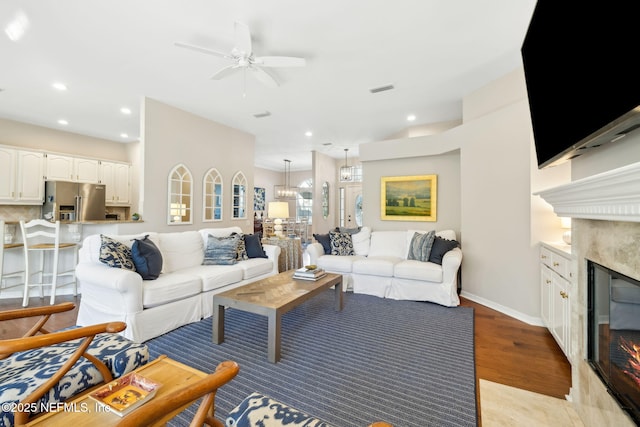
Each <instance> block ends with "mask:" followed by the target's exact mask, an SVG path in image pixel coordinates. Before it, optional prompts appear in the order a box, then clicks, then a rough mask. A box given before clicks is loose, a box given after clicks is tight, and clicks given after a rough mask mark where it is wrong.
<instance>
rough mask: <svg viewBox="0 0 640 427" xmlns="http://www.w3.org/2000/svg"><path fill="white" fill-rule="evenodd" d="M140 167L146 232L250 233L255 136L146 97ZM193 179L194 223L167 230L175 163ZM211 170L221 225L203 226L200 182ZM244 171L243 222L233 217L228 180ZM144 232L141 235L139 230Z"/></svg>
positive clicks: (209, 224)
mask: <svg viewBox="0 0 640 427" xmlns="http://www.w3.org/2000/svg"><path fill="white" fill-rule="evenodd" d="M143 104H144V106H143V107H144V108H143V109H142V111H143V121H144V125H143V126H142V130H143V132H142V148H143V154H142V162H141V171H142V173H143V180H144V181H143V182H144V187H143V188H144V194H143V195H142V196H141V198H142V204H141V209H140V211H141V213H142V218H143V220H144V224H140V225H139V226H138V227H136V228H139V227H144V229H145V230H156V231H165V232H166V231H169V232H177V231H185V230H197V229H199V228H204V227H226V226H239V227H241V228H242V229H243V231H244V232H246V233H252V232H253V187H254V166H253V162H254V154H253V153H254V145H255V138H254V136H253V135H251V134H248V133H245V132H242V131H239V130H237V129H233V128H230V127H227V126H224V125H221V124H219V123H215V122H212V121H210V120H207V119H204V118H202V117H198V116H195V115H193V114H190V113H188V112H186V111H183V110H180V109H178V108H175V107H172V106H169V105H166V104H163V103H161V102H158V101H155V100H153V99H150V98H146V99H145V100H144V102H143ZM180 163H182V164H184V165H185V166H187V167H188V168H189V170H190V171H191V174H192V176H193V181H194V182H193V224H192V225H187V224H184V225H167V187H168V174H169V172H170V171H171V169H173V167H175V166H176V165H178V164H180ZM212 167H215V168H216V169H217V170H218V171H219V172H220V173H221V175H222V178H223V191H224V193H223V194H224V199H223V221H220V222H206V223H205V222H202V179H203V177H204V174H205V172H206V171H207V170H209V168H212ZM238 171H242V172H243V173H244V175H245V176H246V178H247V189H248V195H249V197H248V201H247V217H246V219H242V220H237V219H235V220H234V219H232V218H231V180H232V178H233V176H234V174H235V173H236V172H238ZM140 231H142V230H140Z"/></svg>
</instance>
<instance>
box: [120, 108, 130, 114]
mask: <svg viewBox="0 0 640 427" xmlns="http://www.w3.org/2000/svg"><path fill="white" fill-rule="evenodd" d="M120 112H121V113H122V114H131V108H127V107H122V108H121V109H120Z"/></svg>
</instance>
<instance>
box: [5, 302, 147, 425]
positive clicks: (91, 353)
mask: <svg viewBox="0 0 640 427" xmlns="http://www.w3.org/2000/svg"><path fill="white" fill-rule="evenodd" d="M73 308H74V305H73V304H72V303H63V304H57V305H52V306H46V307H35V308H25V309H18V310H8V311H4V312H0V321H2V320H12V319H18V318H23V317H37V316H40V319H39V320H38V321H37V322H36V324H35V325H34V326H33V327H32V328H31V329H30V330H29V331H28V332H27V333H26V334H25V335H24V336H23V337H22V338H16V339H7V340H0V404H1V405H2V410H1V412H0V426H6V427H10V426H13V425H22V424H24V423H26V422H28V421H29V419H30V418H31V417H33V416H35V415H36V414H38V413H40V412H43V411H46V410H47V409H48V408H52V409H57V408H56V405H57V404H59V403H61V402H64V401H66V400H67V399H69V398H71V397H74V396H75V395H77V394H79V393H81V392H83V391H85V390H88V389H90V388H92V387H94V386H96V385H100V384H104V383H106V382H109V381H111V380H112V379H114V378H118V377H120V376H122V375H123V374H125V373H128V372H130V371H132V370H134V369H136V368H137V367H139V366H142V365H144V364H145V363H147V361H148V359H149V352H148V349H147V346H145V345H143V344H136V343H133V342H131V341H129V340H127V339H125V338H123V337H121V336H120V335H118V334H117V332H120V331H122V330H124V329H125V328H126V325H125V324H124V323H123V322H112V323H103V324H99V325H92V326H85V327H77V326H74V327H71V328H68V329H64V330H61V331H57V332H49V331H48V330H47V329H46V328H45V323H46V322H47V320H48V319H49V318H50V317H51V315H52V314H55V313H60V312H63V311H67V310H72V309H73Z"/></svg>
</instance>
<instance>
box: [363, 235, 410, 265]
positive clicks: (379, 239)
mask: <svg viewBox="0 0 640 427" xmlns="http://www.w3.org/2000/svg"><path fill="white" fill-rule="evenodd" d="M406 234H407V232H406V231H372V232H371V247H370V248H369V258H371V257H374V256H386V257H396V258H402V259H407V245H408V243H407V237H406Z"/></svg>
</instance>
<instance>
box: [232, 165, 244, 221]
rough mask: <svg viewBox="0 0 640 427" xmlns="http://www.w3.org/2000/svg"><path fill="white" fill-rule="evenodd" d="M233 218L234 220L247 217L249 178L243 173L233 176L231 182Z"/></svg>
mask: <svg viewBox="0 0 640 427" xmlns="http://www.w3.org/2000/svg"><path fill="white" fill-rule="evenodd" d="M231 197H232V199H231V212H232V214H231V216H232V218H233V219H244V218H246V217H247V178H246V177H245V176H244V174H243V173H242V172H238V173H236V174H235V175H234V176H233V180H232V181H231Z"/></svg>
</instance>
